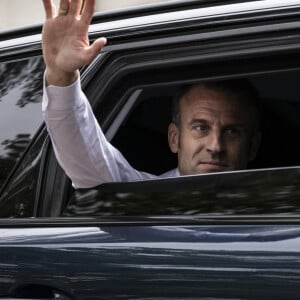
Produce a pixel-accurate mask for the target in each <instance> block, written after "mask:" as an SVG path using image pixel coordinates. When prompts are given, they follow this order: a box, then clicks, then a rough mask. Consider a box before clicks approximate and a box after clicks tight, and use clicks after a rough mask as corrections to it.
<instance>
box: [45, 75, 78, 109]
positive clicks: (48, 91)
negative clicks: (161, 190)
mask: <svg viewBox="0 0 300 300" xmlns="http://www.w3.org/2000/svg"><path fill="white" fill-rule="evenodd" d="M43 91H44V94H43V103H42V108H43V111H44V110H46V109H47V110H70V109H74V107H78V106H80V105H81V103H82V97H81V94H82V91H81V82H80V74H78V78H77V80H76V81H75V82H74V83H73V84H71V85H68V86H65V87H60V86H54V85H48V86H47V85H46V79H45V74H44V82H43Z"/></svg>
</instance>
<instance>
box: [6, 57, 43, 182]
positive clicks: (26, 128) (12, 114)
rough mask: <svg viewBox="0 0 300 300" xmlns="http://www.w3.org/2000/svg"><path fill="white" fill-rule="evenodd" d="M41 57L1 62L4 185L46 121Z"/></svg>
mask: <svg viewBox="0 0 300 300" xmlns="http://www.w3.org/2000/svg"><path fill="white" fill-rule="evenodd" d="M43 70H44V65H43V60H42V58H41V57H33V58H27V59H21V60H17V61H9V62H1V63H0V78H1V80H0V188H1V187H2V186H3V184H4V182H5V181H6V179H7V178H8V176H9V174H10V172H11V170H12V169H13V167H14V166H15V165H16V162H17V161H18V160H19V158H20V157H21V155H22V154H23V152H24V150H25V148H26V147H27V146H28V144H29V143H30V141H31V139H32V137H33V135H34V134H35V133H36V132H37V130H38V128H39V126H40V125H41V123H42V116H41V99H42V78H43Z"/></svg>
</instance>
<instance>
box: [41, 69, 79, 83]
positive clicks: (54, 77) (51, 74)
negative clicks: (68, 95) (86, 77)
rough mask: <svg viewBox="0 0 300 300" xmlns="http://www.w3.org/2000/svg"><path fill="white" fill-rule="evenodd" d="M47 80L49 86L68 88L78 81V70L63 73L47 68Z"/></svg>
mask: <svg viewBox="0 0 300 300" xmlns="http://www.w3.org/2000/svg"><path fill="white" fill-rule="evenodd" d="M45 79H46V85H47V86H48V85H54V86H60V87H64V86H68V85H71V84H73V83H74V82H75V81H76V80H77V79H78V70H76V71H74V72H61V71H56V70H55V71H54V70H51V69H49V68H46V73H45Z"/></svg>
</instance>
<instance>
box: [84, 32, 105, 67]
mask: <svg viewBox="0 0 300 300" xmlns="http://www.w3.org/2000/svg"><path fill="white" fill-rule="evenodd" d="M106 43H107V39H106V38H104V37H102V38H99V39H97V40H96V41H94V42H93V44H92V45H91V46H90V47H89V48H88V50H87V53H86V54H87V55H86V57H87V59H88V63H91V62H92V60H93V59H94V58H95V57H96V56H97V55H98V54H99V53H100V52H101V51H102V49H103V47H104V46H105V45H106Z"/></svg>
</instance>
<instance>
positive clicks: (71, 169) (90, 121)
mask: <svg viewBox="0 0 300 300" xmlns="http://www.w3.org/2000/svg"><path fill="white" fill-rule="evenodd" d="M42 109H43V116H44V119H45V122H46V125H47V129H48V132H49V135H50V138H51V140H52V145H53V148H54V152H55V155H56V158H57V160H58V162H59V163H60V165H61V166H62V168H63V169H64V170H65V172H66V174H67V175H68V176H69V177H70V178H71V180H72V183H73V186H74V187H75V188H90V187H94V186H97V185H99V184H101V183H104V182H118V181H135V180H147V179H155V178H165V177H174V176H179V172H178V169H174V170H171V171H169V172H167V173H165V174H162V175H160V176H155V175H152V174H149V173H145V172H140V171H137V170H136V169H134V168H133V167H131V166H130V164H129V163H128V162H127V160H126V159H125V158H124V157H123V155H122V154H121V153H120V152H119V151H118V150H117V149H116V148H115V147H114V146H112V145H111V144H110V143H109V142H108V141H107V139H106V138H105V136H104V134H103V132H102V130H101V128H100V126H99V124H98V122H97V120H96V118H95V116H94V114H93V111H92V109H91V107H90V104H89V102H88V100H87V98H86V96H85V95H84V93H83V92H82V90H81V85H80V79H78V80H77V81H76V82H75V83H74V84H72V85H70V86H67V87H57V86H47V87H46V86H45V82H44V96H43V105H42Z"/></svg>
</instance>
